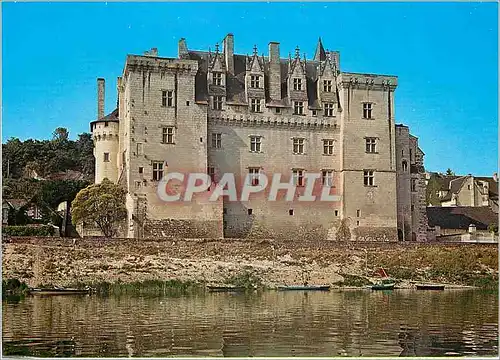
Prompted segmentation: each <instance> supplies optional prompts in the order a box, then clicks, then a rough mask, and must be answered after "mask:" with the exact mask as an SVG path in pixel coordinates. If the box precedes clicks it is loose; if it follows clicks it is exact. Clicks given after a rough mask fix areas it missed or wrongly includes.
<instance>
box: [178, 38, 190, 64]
mask: <svg viewBox="0 0 500 360" xmlns="http://www.w3.org/2000/svg"><path fill="white" fill-rule="evenodd" d="M177 56H178V57H179V59H186V58H188V57H189V53H188V47H187V44H186V39H184V38H181V39H180V40H179V43H178V44H177Z"/></svg>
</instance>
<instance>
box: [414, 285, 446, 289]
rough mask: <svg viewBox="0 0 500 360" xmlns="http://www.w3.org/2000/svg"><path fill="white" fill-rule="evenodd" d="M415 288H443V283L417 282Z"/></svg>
mask: <svg viewBox="0 0 500 360" xmlns="http://www.w3.org/2000/svg"><path fill="white" fill-rule="evenodd" d="M415 287H416V288H417V290H444V285H440V284H417V285H415Z"/></svg>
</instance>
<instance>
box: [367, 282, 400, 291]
mask: <svg viewBox="0 0 500 360" xmlns="http://www.w3.org/2000/svg"><path fill="white" fill-rule="evenodd" d="M395 285H396V284H395V283H393V282H392V283H389V282H387V283H384V282H381V283H378V284H372V285H368V288H369V289H372V290H394V286H395Z"/></svg>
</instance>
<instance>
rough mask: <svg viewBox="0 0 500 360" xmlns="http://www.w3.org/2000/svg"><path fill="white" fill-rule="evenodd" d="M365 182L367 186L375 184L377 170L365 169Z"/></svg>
mask: <svg viewBox="0 0 500 360" xmlns="http://www.w3.org/2000/svg"><path fill="white" fill-rule="evenodd" d="M363 184H364V186H367V187H373V186H375V170H371V169H366V170H363Z"/></svg>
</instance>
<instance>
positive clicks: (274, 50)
mask: <svg viewBox="0 0 500 360" xmlns="http://www.w3.org/2000/svg"><path fill="white" fill-rule="evenodd" d="M269 98H270V99H271V102H272V101H281V65H280V44H279V43H277V42H270V43H269Z"/></svg>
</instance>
